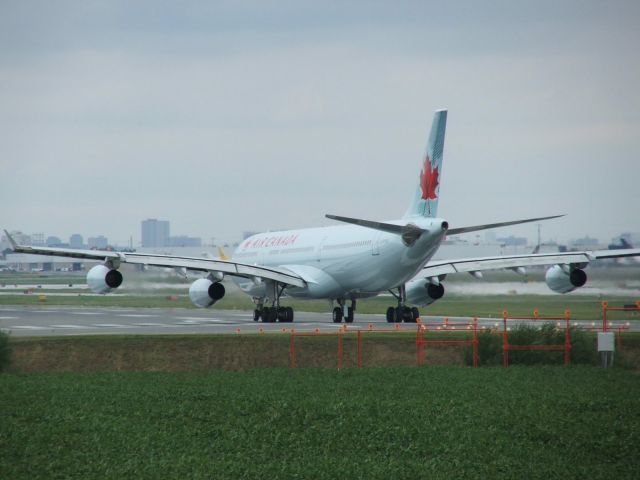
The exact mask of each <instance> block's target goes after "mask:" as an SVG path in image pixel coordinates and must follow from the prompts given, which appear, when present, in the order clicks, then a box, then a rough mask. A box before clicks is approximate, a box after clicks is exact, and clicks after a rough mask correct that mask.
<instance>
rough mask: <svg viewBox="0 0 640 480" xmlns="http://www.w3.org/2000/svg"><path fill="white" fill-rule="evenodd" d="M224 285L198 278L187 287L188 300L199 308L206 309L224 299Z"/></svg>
mask: <svg viewBox="0 0 640 480" xmlns="http://www.w3.org/2000/svg"><path fill="white" fill-rule="evenodd" d="M224 293H225V289H224V285H222V284H221V283H220V282H213V281H211V279H209V278H199V279H198V280H196V281H195V282H193V283H192V284H191V286H190V287H189V298H190V299H191V301H192V302H193V303H194V304H195V305H197V306H198V307H201V308H207V307H210V306H211V305H213V304H214V303H216V302H217V301H218V300H220V299H221V298H222V297H224Z"/></svg>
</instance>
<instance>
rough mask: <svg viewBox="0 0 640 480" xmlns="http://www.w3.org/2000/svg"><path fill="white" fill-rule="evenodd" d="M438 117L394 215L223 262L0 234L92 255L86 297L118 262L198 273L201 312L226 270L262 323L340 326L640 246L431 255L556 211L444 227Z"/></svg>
mask: <svg viewBox="0 0 640 480" xmlns="http://www.w3.org/2000/svg"><path fill="white" fill-rule="evenodd" d="M446 123H447V111H446V110H438V111H436V112H435V115H434V118H433V124H432V126H431V132H430V134H429V139H428V142H427V148H426V151H425V154H424V156H423V158H422V165H421V167H422V168H421V171H420V173H419V175H417V176H416V180H417V181H416V183H417V186H416V188H415V194H414V197H413V199H412V201H411V203H410V205H409V208H408V210H407V211H406V213H405V214H404V215H403V216H402V217H401V218H400V219H397V220H389V221H383V222H381V221H375V220H364V219H358V218H350V217H343V216H337V215H326V217H327V218H329V219H332V220H336V221H338V222H341V223H343V224H346V225H335V226H329V227H322V228H308V229H300V230H287V231H280V232H269V233H261V234H258V235H254V236H252V237H250V238H247V239H246V240H244V241H243V242H242V243H241V244H240V245H239V246H238V248H237V249H236V251H235V252H234V254H233V257H232V258H231V259H227V258H223V257H222V256H221V258H219V259H207V258H192V257H178V256H171V255H155V254H145V253H135V252H133V253H132V252H113V251H96V250H74V249H66V248H44V247H32V246H25V245H17V244H16V242H15V241H14V240H13V238H12V237H11V236H10V235H9V233H8V232H7V231H6V230H5V233H6V235H7V238H9V241H10V242H11V244H12V247H13V250H14V251H16V252H20V253H28V254H36V255H52V256H63V257H72V258H80V259H86V260H97V261H99V262H100V264H98V265H96V266H94V267H93V268H91V269H90V270H89V272H88V273H87V284H88V285H89V287H90V288H91V290H93V291H94V292H96V293H108V292H110V291H112V290H114V289H116V288H118V287H119V286H120V285H121V284H122V281H123V276H122V273H121V272H120V271H119V270H118V269H119V268H120V266H121V265H122V264H125V263H129V264H137V265H144V266H157V267H168V268H174V269H176V270H184V271H186V270H189V271H200V272H203V277H202V278H199V279H197V280H195V281H194V282H193V283H192V284H191V286H190V288H189V297H190V298H191V301H192V302H193V303H194V304H195V305H197V306H199V307H203V308H206V307H210V306H211V305H213V304H215V303H216V302H218V301H220V300H221V299H222V298H223V297H224V295H225V287H224V285H223V284H222V280H223V279H224V278H225V277H226V276H229V277H231V278H232V279H233V281H234V282H236V283H237V284H238V285H239V287H240V288H241V289H242V290H243V291H244V292H245V293H247V294H248V295H250V296H251V297H253V299H254V302H255V305H256V308H255V310H254V320H255V321H259V320H262V321H263V322H274V321H280V322H292V321H293V318H294V312H293V309H292V308H291V307H286V306H283V305H282V304H281V300H282V299H283V297H293V298H302V299H328V300H330V301H331V303H332V304H333V305H334V306H335V307H334V308H333V321H334V322H336V323H340V322H342V321H343V320H344V321H345V322H347V323H350V322H353V320H354V314H355V311H356V302H357V300H358V299H360V298H366V297H373V296H375V295H378V294H380V293H382V292H390V293H391V294H392V295H393V296H394V297H395V300H396V301H395V305H393V306H390V307H389V308H388V309H387V321H389V322H402V321H404V322H415V321H416V320H417V319H418V317H419V316H420V312H419V310H418V308H417V306H424V305H429V304H431V303H433V302H435V301H436V300H438V299H439V298H442V296H443V295H444V286H443V283H442V282H443V280H445V278H446V276H447V275H449V274H452V273H458V272H468V273H471V274H472V275H474V276H476V277H480V276H481V275H482V274H481V272H482V271H483V270H492V269H511V270H514V271H515V272H517V273H520V274H523V273H525V268H526V267H530V266H537V265H550V267H549V269H548V270H547V272H546V276H545V280H546V283H547V285H548V286H549V288H550V289H551V290H553V291H554V292H558V293H567V292H570V291H572V290H574V289H576V288H578V287H581V286H583V285H584V284H585V283H586V281H587V275H586V274H585V272H584V268H585V267H586V266H587V265H588V264H589V262H590V261H592V260H596V259H599V258H619V257H631V256H638V255H640V249H618V250H599V251H582V252H563V253H551V254H546V253H545V254H524V255H511V256H496V257H482V258H465V259H455V260H441V261H431V258H432V257H433V255H434V253H435V252H436V251H437V250H438V247H439V246H440V243H441V242H442V240H443V239H444V238H445V236H447V235H456V234H461V233H468V232H475V231H479V230H486V229H490V228H496V227H505V226H509V225H517V224H522V223H528V222H537V221H541V220H550V219H554V218H558V217H561V216H562V215H555V216H547V217H539V218H528V219H524V220H514V221H507V222H501V223H491V224H484V225H475V226H464V227H457V226H450V225H449V222H447V220H445V219H444V218H441V217H439V216H438V215H437V212H438V196H439V191H440V179H441V175H442V158H443V147H444V137H445V128H446Z"/></svg>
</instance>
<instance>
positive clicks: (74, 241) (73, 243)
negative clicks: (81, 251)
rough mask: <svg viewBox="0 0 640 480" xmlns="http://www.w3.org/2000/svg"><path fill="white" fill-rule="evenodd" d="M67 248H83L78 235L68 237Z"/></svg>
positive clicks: (82, 240) (81, 239)
mask: <svg viewBox="0 0 640 480" xmlns="http://www.w3.org/2000/svg"><path fill="white" fill-rule="evenodd" d="M69 246H70V247H71V248H84V238H82V235H80V234H79V233H74V234H73V235H71V237H69Z"/></svg>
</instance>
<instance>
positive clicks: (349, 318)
mask: <svg viewBox="0 0 640 480" xmlns="http://www.w3.org/2000/svg"><path fill="white" fill-rule="evenodd" d="M344 322H345V323H353V307H349V308H347V316H346V317H344Z"/></svg>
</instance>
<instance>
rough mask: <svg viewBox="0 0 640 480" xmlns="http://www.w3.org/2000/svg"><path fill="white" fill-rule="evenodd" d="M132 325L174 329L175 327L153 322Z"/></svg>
mask: <svg viewBox="0 0 640 480" xmlns="http://www.w3.org/2000/svg"><path fill="white" fill-rule="evenodd" d="M131 325H135V326H136V327H173V325H167V324H166V323H153V322H143V323H132V324H131Z"/></svg>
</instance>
